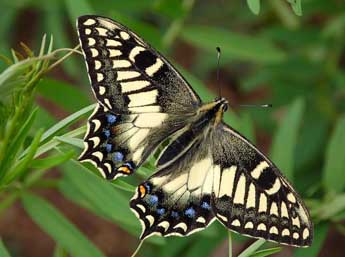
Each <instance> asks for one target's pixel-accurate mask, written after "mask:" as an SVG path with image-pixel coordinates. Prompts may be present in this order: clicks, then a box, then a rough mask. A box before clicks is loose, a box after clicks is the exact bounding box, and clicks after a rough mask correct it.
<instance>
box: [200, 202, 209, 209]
mask: <svg viewBox="0 0 345 257" xmlns="http://www.w3.org/2000/svg"><path fill="white" fill-rule="evenodd" d="M201 208H203V209H206V210H210V209H211V206H210V205H209V204H208V203H207V202H202V204H201Z"/></svg>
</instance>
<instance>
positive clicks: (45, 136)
mask: <svg viewBox="0 0 345 257" xmlns="http://www.w3.org/2000/svg"><path fill="white" fill-rule="evenodd" d="M93 109H95V104H91V105H89V106H86V107H84V108H83V109H81V110H79V111H77V112H75V113H73V114H71V115H69V116H68V117H66V118H64V119H63V120H61V121H59V122H58V123H56V124H55V125H54V126H53V127H51V128H50V129H48V130H47V131H46V132H44V134H43V136H42V140H41V141H46V140H47V139H49V138H51V137H52V136H55V135H56V134H57V133H58V132H59V131H61V130H62V129H64V128H66V127H68V126H69V125H71V124H73V123H74V122H75V121H76V120H78V119H79V118H80V117H82V116H83V115H85V114H86V113H88V112H90V111H92V110H93Z"/></svg>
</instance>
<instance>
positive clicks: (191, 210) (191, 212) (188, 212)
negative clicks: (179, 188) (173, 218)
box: [184, 207, 195, 218]
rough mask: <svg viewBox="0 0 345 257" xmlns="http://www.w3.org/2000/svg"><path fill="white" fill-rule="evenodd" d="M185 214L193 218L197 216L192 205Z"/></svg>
mask: <svg viewBox="0 0 345 257" xmlns="http://www.w3.org/2000/svg"><path fill="white" fill-rule="evenodd" d="M184 214H185V215H186V216H187V217H188V218H193V217H194V216H195V210H194V209H193V208H192V207H190V208H188V209H187V210H185V212H184Z"/></svg>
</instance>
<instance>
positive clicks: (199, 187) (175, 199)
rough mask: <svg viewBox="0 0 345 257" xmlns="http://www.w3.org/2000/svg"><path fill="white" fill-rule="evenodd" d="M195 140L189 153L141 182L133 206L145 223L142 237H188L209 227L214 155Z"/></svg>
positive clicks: (212, 215) (142, 222) (211, 216)
mask: <svg viewBox="0 0 345 257" xmlns="http://www.w3.org/2000/svg"><path fill="white" fill-rule="evenodd" d="M201 144H202V141H201V140H195V141H194V143H193V144H192V146H191V147H190V148H189V150H188V152H186V153H184V154H183V155H181V156H180V157H179V158H178V159H177V160H176V161H174V162H171V163H169V164H168V165H166V166H164V167H163V168H162V169H160V170H159V171H158V172H157V173H156V174H154V175H153V176H151V177H150V178H149V179H148V180H147V181H145V182H143V183H142V184H141V185H139V187H138V189H137V192H136V194H135V196H134V197H133V198H132V200H131V202H130V207H131V209H132V210H133V211H134V213H135V214H136V215H137V217H138V218H139V219H140V221H141V224H142V228H143V231H142V234H141V239H144V238H146V237H149V236H151V235H154V234H159V235H162V236H170V235H178V236H186V235H189V234H191V233H193V232H196V231H198V230H200V229H203V228H205V227H206V226H208V225H209V224H210V223H211V222H212V221H213V220H215V216H214V214H213V211H212V210H211V197H212V184H210V183H209V182H210V181H211V180H212V179H211V178H210V176H211V175H210V174H211V173H210V172H209V171H210V170H211V169H212V159H211V157H212V155H211V154H210V152H209V149H208V148H204V147H202V145H201Z"/></svg>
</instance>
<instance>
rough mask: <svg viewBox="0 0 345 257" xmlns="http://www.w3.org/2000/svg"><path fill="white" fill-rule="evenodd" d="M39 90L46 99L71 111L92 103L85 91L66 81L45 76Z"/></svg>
mask: <svg viewBox="0 0 345 257" xmlns="http://www.w3.org/2000/svg"><path fill="white" fill-rule="evenodd" d="M37 90H38V93H40V94H41V95H42V96H44V98H45V99H49V100H50V101H52V102H54V103H56V104H57V105H58V106H60V107H63V108H64V110H67V111H70V112H75V111H77V110H79V109H81V108H83V107H84V106H87V105H89V104H90V100H89V98H88V96H87V95H86V94H85V91H83V90H81V89H80V88H78V87H76V86H73V85H71V84H68V83H66V82H62V81H57V80H54V79H49V78H45V79H43V80H41V81H40V83H39V84H38V86H37Z"/></svg>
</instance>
